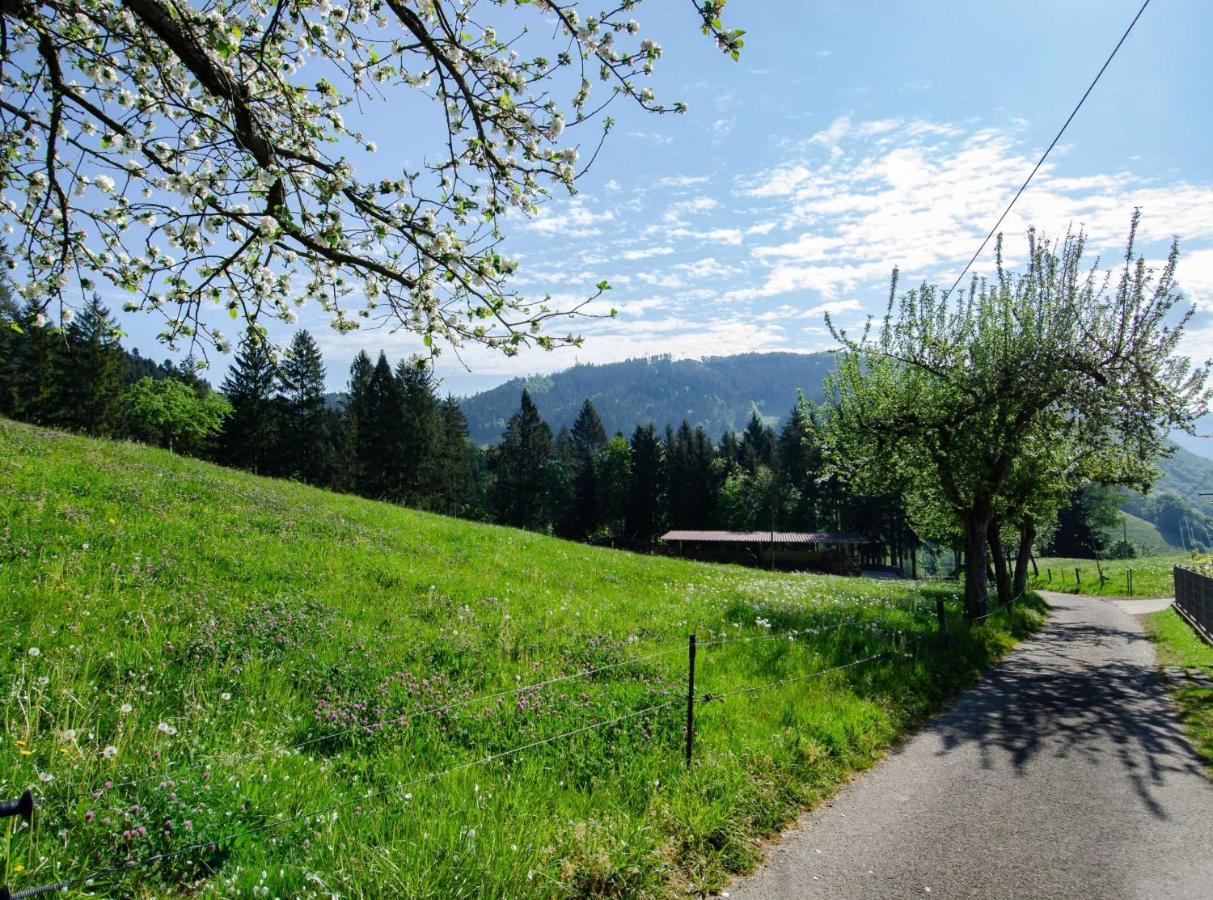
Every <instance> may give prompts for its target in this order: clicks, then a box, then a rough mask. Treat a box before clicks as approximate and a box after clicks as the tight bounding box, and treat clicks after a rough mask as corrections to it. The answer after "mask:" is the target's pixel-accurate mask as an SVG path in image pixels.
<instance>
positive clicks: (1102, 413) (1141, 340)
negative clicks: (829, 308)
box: [827, 213, 1209, 616]
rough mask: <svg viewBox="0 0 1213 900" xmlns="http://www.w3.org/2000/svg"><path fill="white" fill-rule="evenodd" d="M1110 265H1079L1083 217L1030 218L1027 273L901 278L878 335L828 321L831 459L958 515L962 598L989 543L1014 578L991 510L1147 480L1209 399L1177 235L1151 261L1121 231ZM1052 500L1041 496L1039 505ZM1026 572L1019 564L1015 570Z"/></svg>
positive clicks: (977, 595)
mask: <svg viewBox="0 0 1213 900" xmlns="http://www.w3.org/2000/svg"><path fill="white" fill-rule="evenodd" d="M1137 224H1138V215H1137V214H1136V213H1135V214H1134V216H1133V221H1132V226H1131V229H1130V233H1129V240H1128V243H1127V246H1126V251H1125V257H1124V260H1125V262H1124V267H1123V269H1122V271H1121V272H1120V276H1119V278H1118V279H1117V280H1115V282H1114V287H1113V288H1112V289H1111V290H1109V287H1108V286H1109V284H1110V283H1112V279H1111V278H1110V276H1109V277H1105V276H1104V275H1103V274H1102V273H1100V272H1098V271H1097V270H1091V271H1085V270H1084V262H1083V252H1084V245H1085V239H1084V237H1083V235H1082V234H1079V235H1077V236H1074V235H1067V236H1066V238H1065V240H1064V241H1062V242H1060V243H1056V244H1054V243H1050V242H1048V241H1039V240H1037V238H1036V235H1035V233H1034V232H1029V236H1028V243H1029V252H1028V262H1027V266H1026V269H1025V270H1024V271H1023V272H1022V273H1017V274H1012V273H1009V272H1007V271H1005V270H1004V269H1003V267H1002V257H1001V239H1000V241H999V251H998V257H999V259H998V272H997V277H996V279H995V280H994V281H993V282H985V281H978V280H977V279H974V282H973V285H972V287H971V288H970V290H969V292H968V294H967V295H958V296H956V297H949V296H947V295H946V294H944V293H941V292H940V291H938V290H937V289H936V288H935V287H933V286H930V285H925V284H924V285H923V286H922V287H921V288H918V289H915V290H911V291H909V292H907V293H905V294H903V295H902V296H901V297H900V298H899V297H898V295H897V274H896V272H894V277H893V285H892V289H891V290H890V294H889V309H888V313H887V314H886V316H885V318H884V320H883V324H882V325H881V327H880V328H879V330H878V332H877V334H876V336H875V337H872V336H871V335H870V334H869V332H868V331H867V330H866V329H865V332H864V334H863V335H862V336H861V337H860V338H859V339H852V338H850V337H848V336H847V335H846V333H845V332H841V331H835V332H834V333H835V336H836V337H837V338H838V339H839V341H840V343H841V344H842V345H843V346H844V348H846V349H847V350H848V351H849V353H848V354H847V355H846V356H844V357H843V358H842V360H841V361H840V365H839V372H838V374H837V376H836V377H835V378H834V379H833V380H832V382H831V385H830V388H829V389H828V391H827V393H828V394H829V395H830V397H831V400H832V403H833V414H832V416H831V447H830V459H831V464H832V466H833V467H834V469H835V471H837V472H838V473H839V474H840V475H842V476H844V477H847V478H849V479H851V480H852V481H855V482H875V483H877V484H884V485H886V486H887V487H888V488H890V489H892V490H898V491H904V492H905V493H906V495H907V498H908V501H909V507H910V511H911V516H912V517H913V518H915V519H921V520H923V521H925V522H927V523H929V526H930V527H931V528H932V530H941V526H943V525H944V524H945V521H946V518H947V517H949V516H950V517H951V518H952V520H953V521H954V523H955V526H956V527H957V529H958V530H959V529H960V528H963V535H964V553H965V559H966V565H965V600H966V606H967V609H968V612H969V614H970V615H973V616H979V615H982V614H983V613H984V612H985V610H986V599H987V585H986V568H987V558H988V555H987V545H988V546H989V549H990V550H992V551H993V556H994V562H995V570H996V574H997V576H998V588H999V596H1000V598H1001V599H1003V600H1009V599H1010V596H1011V580H1010V578H1009V575H1008V573H1007V571H1006V560H1005V557H1004V553H1003V548H1002V541H1001V525H1002V523H1003V522H1004V521H1005V522H1009V523H1013V524H1015V525H1016V526H1019V527H1020V528H1021V529H1022V534H1023V538H1022V541H1021V553H1020V557H1021V559H1024V560H1026V553H1027V548H1030V546H1031V543H1032V538H1033V531H1034V529H1035V527H1036V525H1037V524H1040V523H1042V522H1047V521H1048V519H1050V518H1051V517H1052V511H1053V509H1056V505H1058V504H1060V503H1061V502H1062V500H1061V498H1062V497H1063V496H1064V489H1065V488H1067V487H1070V488H1073V487H1077V486H1079V485H1080V484H1082V483H1083V482H1084V481H1086V480H1089V479H1096V480H1099V481H1102V482H1105V483H1115V484H1135V485H1138V486H1146V485H1148V484H1149V482H1150V480H1151V479H1152V477H1153V475H1154V474H1155V473H1154V470H1153V469H1152V466H1151V461H1152V460H1153V459H1155V458H1157V457H1158V456H1159V455H1161V454H1162V453H1164V452H1165V450H1166V442H1165V435H1166V433H1167V431H1169V430H1170V429H1171V428H1175V427H1190V422H1191V421H1192V420H1193V419H1194V418H1195V417H1196V416H1198V415H1200V414H1201V413H1203V412H1204V410H1205V408H1206V407H1207V405H1208V400H1209V395H1208V392H1207V391H1206V389H1205V383H1206V380H1207V376H1208V371H1209V369H1208V366H1207V365H1206V366H1202V367H1193V366H1192V364H1191V362H1190V361H1189V360H1188V359H1187V358H1186V357H1183V356H1180V355H1178V354H1177V352H1176V351H1177V347H1178V343H1179V340H1180V338H1181V337H1182V335H1183V330H1184V327H1185V325H1186V324H1187V322H1188V320H1189V319H1190V317H1191V315H1192V310H1191V309H1189V310H1188V311H1187V312H1186V313H1184V312H1183V311H1182V310H1181V309H1180V308H1179V304H1180V303H1181V299H1182V298H1181V296H1180V294H1179V292H1178V291H1177V290H1176V287H1175V280H1174V279H1175V267H1176V263H1177V259H1178V249H1177V248H1176V247H1172V251H1171V254H1170V256H1169V258H1168V261H1167V264H1166V265H1165V266H1164V267H1163V269H1162V270H1161V271H1160V272H1157V273H1155V272H1153V271H1152V270H1150V269H1148V268H1147V266H1146V262H1145V259H1144V257H1137V256H1136V251H1135V247H1134V240H1135V237H1136V230H1137ZM1050 507H1052V509H1050ZM1024 575H1025V572H1024V569H1023V567H1022V565H1021V566H1020V570H1019V572H1018V573H1017V576H1018V577H1017V579H1016V580H1017V581H1020V582H1021V583H1022V578H1023V577H1024Z"/></svg>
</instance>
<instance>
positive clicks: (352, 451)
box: [340, 350, 375, 493]
mask: <svg viewBox="0 0 1213 900" xmlns="http://www.w3.org/2000/svg"><path fill="white" fill-rule="evenodd" d="M374 369H375V364H374V363H372V362H371V358H370V357H369V356H367V353H366V351H365V350H359V351H358V354H357V355H356V356H355V357H354V361H353V362H352V363H351V364H350V380H349V384H348V386H347V388H346V393H347V400H346V404H345V416H344V427H343V428H342V444H343V445H344V447H345V452H344V454H343V455H342V457H341V459H342V474H341V478H340V483H341V486H342V487H343V488H344V489H346V490H351V491H354V492H355V493H362V489H363V486H364V483H365V479H366V475H365V474H364V473H363V471H362V460H363V456H364V455H365V454H364V453H363V451H362V438H361V435H362V434H363V433H365V432H366V431H367V430H368V429H369V428H370V415H371V372H373V371H374Z"/></svg>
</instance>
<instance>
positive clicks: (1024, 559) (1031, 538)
mask: <svg viewBox="0 0 1213 900" xmlns="http://www.w3.org/2000/svg"><path fill="white" fill-rule="evenodd" d="M1035 541H1036V523H1035V522H1033V521H1032V520H1031V519H1024V520H1023V522H1022V523H1021V524H1020V526H1019V555H1018V556H1016V557H1015V578H1014V580H1013V581H1012V582H1011V593H1012V594H1013V595H1014V596H1016V597H1019V596H1021V595H1022V594H1023V592H1024V591H1025V590H1027V588H1028V562H1029V561H1031V563H1032V568H1033V569H1035V568H1036V561H1035V560H1034V559H1032V544H1033V543H1035Z"/></svg>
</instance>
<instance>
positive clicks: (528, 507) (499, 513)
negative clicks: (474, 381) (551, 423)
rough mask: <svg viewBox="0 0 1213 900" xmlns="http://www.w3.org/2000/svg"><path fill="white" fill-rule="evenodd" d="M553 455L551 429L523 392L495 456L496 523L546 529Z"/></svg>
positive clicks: (493, 491) (528, 394) (526, 392)
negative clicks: (547, 482)
mask: <svg viewBox="0 0 1213 900" xmlns="http://www.w3.org/2000/svg"><path fill="white" fill-rule="evenodd" d="M551 456H552V429H551V428H549V427H548V424H547V423H546V422H544V421H543V419H541V418H540V416H539V410H538V409H537V408H536V407H535V403H534V401H533V400H531V395H530V393H529V392H528V391H525V390H524V391H523V392H522V400H521V403H520V404H519V408H518V412H516V413H514V415H513V416H511V417H510V420H509V422H508V423H506V427H505V434H504V435H503V436H502V440H501V444H500V446H499V447H498V448H497V451H496V454H495V460H494V463H495V470H496V471H495V473H494V474H495V478H494V481H493V488H492V505H493V513H494V516H495V518H496V519H497V521H499V522H502V523H504V524H506V525H516V526H518V527H521V528H531V529H535V530H541V529H543V528H544V527H545V526H546V524H547V515H546V511H545V509H544V502H543V497H544V480H545V475H546V472H547V467H548V461H549V459H550V458H551Z"/></svg>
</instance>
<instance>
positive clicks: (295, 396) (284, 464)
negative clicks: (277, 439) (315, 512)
mask: <svg viewBox="0 0 1213 900" xmlns="http://www.w3.org/2000/svg"><path fill="white" fill-rule="evenodd" d="M278 375H279V389H280V391H281V394H282V399H283V401H284V402H283V409H282V418H283V422H282V446H281V453H280V466H281V471H282V473H283V474H284V475H288V476H291V477H294V478H300V479H302V480H304V481H306V482H308V483H309V484H318V485H326V484H330V483H331V482H332V480H333V479H332V469H333V464H334V460H333V435H332V424H333V423H332V417H331V416H330V415H329V412H328V409H327V407H326V405H325V400H324V381H325V371H324V358H323V356H322V355H321V353H320V346H319V345H318V344H317V343H316V339H315V338H313V337H312V336H311V334H310V333H309V332H308V331H306V330H300V331H298V332H296V333H295V336H294V337H293V338H292V339H291V344H290V347H289V348H288V349H287V351H286V353H285V354H284V356H283V359H282V367H281V370H280V371H279V373H278Z"/></svg>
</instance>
